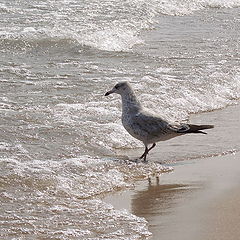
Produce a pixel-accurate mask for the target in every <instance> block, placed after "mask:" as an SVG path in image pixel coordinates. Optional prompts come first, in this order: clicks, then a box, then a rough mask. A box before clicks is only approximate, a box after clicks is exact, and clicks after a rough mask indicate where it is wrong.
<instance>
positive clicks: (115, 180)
mask: <svg viewBox="0 0 240 240" xmlns="http://www.w3.org/2000/svg"><path fill="white" fill-rule="evenodd" d="M120 165H121V166H120ZM0 166H1V169H2V171H1V173H0V184H1V186H2V187H3V188H4V189H7V191H6V192H5V191H2V192H1V193H0V195H1V198H2V199H3V201H2V207H4V212H3V214H2V216H1V233H0V235H1V236H2V237H4V238H5V237H7V236H9V234H11V235H12V236H14V235H17V236H18V237H19V236H21V235H23V234H24V237H29V238H31V237H33V236H38V237H40V238H52V237H53V236H54V237H55V238H58V239H75V238H81V239H86V240H87V239H91V238H93V237H95V236H97V237H100V238H101V239H109V238H111V239H116V240H117V239H125V238H126V237H128V239H138V238H139V237H141V238H142V239H146V238H147V237H148V236H150V235H151V233H150V232H149V231H148V227H147V221H146V220H145V219H144V218H141V217H137V216H135V215H133V214H130V213H128V212H127V211H126V210H116V209H114V208H113V206H111V205H109V204H106V203H104V202H103V201H101V200H100V199H97V198H96V194H101V193H104V192H108V191H114V190H116V189H119V188H124V187H128V186H129V185H130V183H129V182H127V181H129V180H131V179H132V180H133V179H134V178H139V177H140V178H141V177H143V176H144V175H148V174H149V173H153V174H157V173H161V172H162V171H164V168H163V167H161V166H160V165H157V164H155V165H154V164H150V165H147V164H142V165H141V164H140V165H139V168H137V167H136V165H134V164H133V165H132V164H126V163H125V164H124V163H121V164H120V163H119V164H118V163H116V162H114V163H113V162H112V161H110V160H107V159H99V158H91V157H89V156H81V157H80V158H72V159H65V160H61V161H57V160H56V161H53V160H33V161H26V160H17V159H10V158H4V159H3V158H1V159H0ZM94 196H95V198H93V197H94ZM19 205H20V206H21V207H19ZM90 223H91V224H90ZM35 226H37V228H36V227H35ZM96 232H97V235H96Z"/></svg>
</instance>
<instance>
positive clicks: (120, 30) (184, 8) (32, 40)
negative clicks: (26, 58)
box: [0, 0, 240, 51]
mask: <svg viewBox="0 0 240 240" xmlns="http://www.w3.org/2000/svg"><path fill="white" fill-rule="evenodd" d="M61 3H62V4H61ZM88 4H89V5H87V6H85V5H84V3H82V4H81V3H78V2H75V1H73V2H71V3H70V4H66V2H65V1H60V2H57V3H56V2H55V1H48V5H45V4H44V3H42V4H41V5H36V6H35V5H34V6H32V5H31V4H30V5H29V6H28V7H26V8H24V9H21V12H19V9H18V8H19V6H14V5H13V4H12V5H11V4H6V5H0V9H2V11H5V15H6V17H7V16H8V15H10V16H11V15H12V16H11V17H12V18H13V20H15V21H16V27H15V28H12V27H6V26H5V27H3V28H2V32H0V41H1V45H2V47H5V45H8V44H11V42H13V44H16V43H17V44H20V45H21V47H22V45H24V46H25V47H26V48H28V47H32V46H33V45H34V44H45V45H44V46H48V45H50V46H52V45H54V44H55V45H56V44H60V45H61V43H62V45H64V44H66V43H67V44H78V46H79V47H81V46H89V47H93V48H97V49H99V50H105V51H130V50H131V49H132V48H133V46H135V45H137V44H142V43H143V40H142V39H141V38H140V33H141V31H143V30H146V29H152V28H153V27H154V23H155V22H156V19H157V16H159V14H166V15H188V14H192V13H193V12H194V11H199V10H202V9H206V8H233V7H239V6H240V0H229V1H223V0H194V1H188V0H181V1H176V0H170V1H166V0H163V1H156V0H150V1H135V0H132V1H127V2H124V3H122V2H121V1H109V2H108V3H105V2H101V1H89V3H88ZM14 7H15V8H16V11H14V12H12V9H14ZM8 10H9V11H8ZM39 11H40V12H41V13H44V14H36V13H39ZM17 13H21V14H20V15H23V16H25V17H23V20H24V21H25V23H24V25H25V26H24V27H23V24H21V21H22V19H21V20H19V19H18V18H19V17H20V15H19V16H18V14H17ZM24 18H25V19H24ZM49 19H52V20H51V21H49ZM19 21H20V24H19V23H18V22H19ZM32 22H33V24H32ZM26 23H28V24H26ZM18 24H19V26H17V25H18ZM62 45H61V46H62Z"/></svg>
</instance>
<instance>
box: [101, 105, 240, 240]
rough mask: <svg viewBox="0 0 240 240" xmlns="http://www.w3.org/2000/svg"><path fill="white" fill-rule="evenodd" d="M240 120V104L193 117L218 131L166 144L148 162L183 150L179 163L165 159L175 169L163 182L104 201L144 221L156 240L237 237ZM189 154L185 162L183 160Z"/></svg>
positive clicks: (137, 186)
mask: <svg viewBox="0 0 240 240" xmlns="http://www.w3.org/2000/svg"><path fill="white" fill-rule="evenodd" d="M239 120H240V105H235V106H230V107H228V108H226V109H223V110H217V111H215V112H210V113H204V114H201V115H195V116H192V118H191V122H197V123H215V128H214V131H209V132H208V133H209V134H208V135H206V137H205V136H204V137H205V138H202V139H201V140H199V137H200V136H199V137H196V136H194V135H193V134H192V135H190V136H189V137H185V138H182V139H181V142H180V143H177V142H178V141H179V139H180V138H178V140H175V141H172V142H171V143H167V142H166V143H161V144H159V145H161V147H159V148H157V150H156V151H155V152H153V153H152V154H151V155H150V157H149V161H157V162H159V156H162V155H163V154H165V158H167V159H169V158H171V154H170V153H168V152H167V151H170V149H171V151H173V149H174V150H175V154H176V152H177V153H178V152H179V154H178V157H179V158H178V160H176V159H173V160H172V161H171V160H166V161H165V162H164V161H163V164H164V163H165V165H166V164H167V165H170V166H173V167H174V171H173V172H171V173H164V174H162V175H161V176H160V178H159V181H158V179H154V178H152V181H151V182H148V181H147V180H146V181H139V182H136V183H135V188H134V189H129V190H124V191H121V192H117V193H112V194H108V195H107V196H105V197H104V198H103V201H105V202H107V203H110V204H111V205H113V206H114V208H116V209H126V210H127V211H128V212H130V213H132V214H134V215H137V216H139V217H144V218H145V219H146V220H147V222H148V224H149V231H150V232H152V236H151V237H150V238H149V239H151V240H158V239H159V237H161V239H162V240H165V239H166V240H171V239H174V240H175V239H178V240H181V239H182V240H188V239H189V240H190V239H191V240H192V239H193V238H195V239H196V240H202V239H209V240H210V239H211V240H214V239H218V240H221V239H237V238H238V236H239V234H240V230H239V229H238V228H237V226H238V224H236V223H238V222H237V219H238V216H239V214H240V211H239V210H238V203H239V201H240V192H238V189H239V186H240V161H239V160H240V151H239V150H240V146H239V142H240V134H239V133H240V130H239V122H240V121H239ZM176 139H177V138H176ZM163 145H164V147H163ZM183 147H185V149H184V150H182V151H181V149H182V148H183ZM216 150H217V151H216ZM183 151H184V152H183ZM187 151H190V153H186V152H187ZM194 151H195V152H194ZM192 152H193V153H194V154H192ZM135 154H136V153H135ZM166 154H167V157H166ZM179 155H180V156H179ZM184 156H185V157H186V158H185V159H186V160H182V158H184ZM161 162H162V161H161ZM225 216H226V217H225Z"/></svg>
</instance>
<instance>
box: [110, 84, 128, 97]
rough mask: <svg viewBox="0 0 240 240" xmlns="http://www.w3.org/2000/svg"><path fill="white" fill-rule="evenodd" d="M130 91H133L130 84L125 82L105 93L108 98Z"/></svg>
mask: <svg viewBox="0 0 240 240" xmlns="http://www.w3.org/2000/svg"><path fill="white" fill-rule="evenodd" d="M128 89H131V87H130V84H129V83H128V82H127V81H125V82H119V83H117V84H116V85H115V86H114V87H113V89H112V90H110V91H108V92H106V93H105V96H108V95H110V94H112V93H117V94H120V95H122V94H123V93H124V92H126V91H128Z"/></svg>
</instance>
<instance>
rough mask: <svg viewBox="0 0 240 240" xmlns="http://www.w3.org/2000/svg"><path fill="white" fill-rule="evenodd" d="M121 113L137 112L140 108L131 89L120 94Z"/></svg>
mask: <svg viewBox="0 0 240 240" xmlns="http://www.w3.org/2000/svg"><path fill="white" fill-rule="evenodd" d="M121 97H122V113H123V114H126V113H137V112H139V110H141V109H142V107H141V104H140V102H139V101H138V100H137V97H136V95H135V93H134V92H133V90H129V91H128V92H125V93H124V94H123V95H122V96H121Z"/></svg>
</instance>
